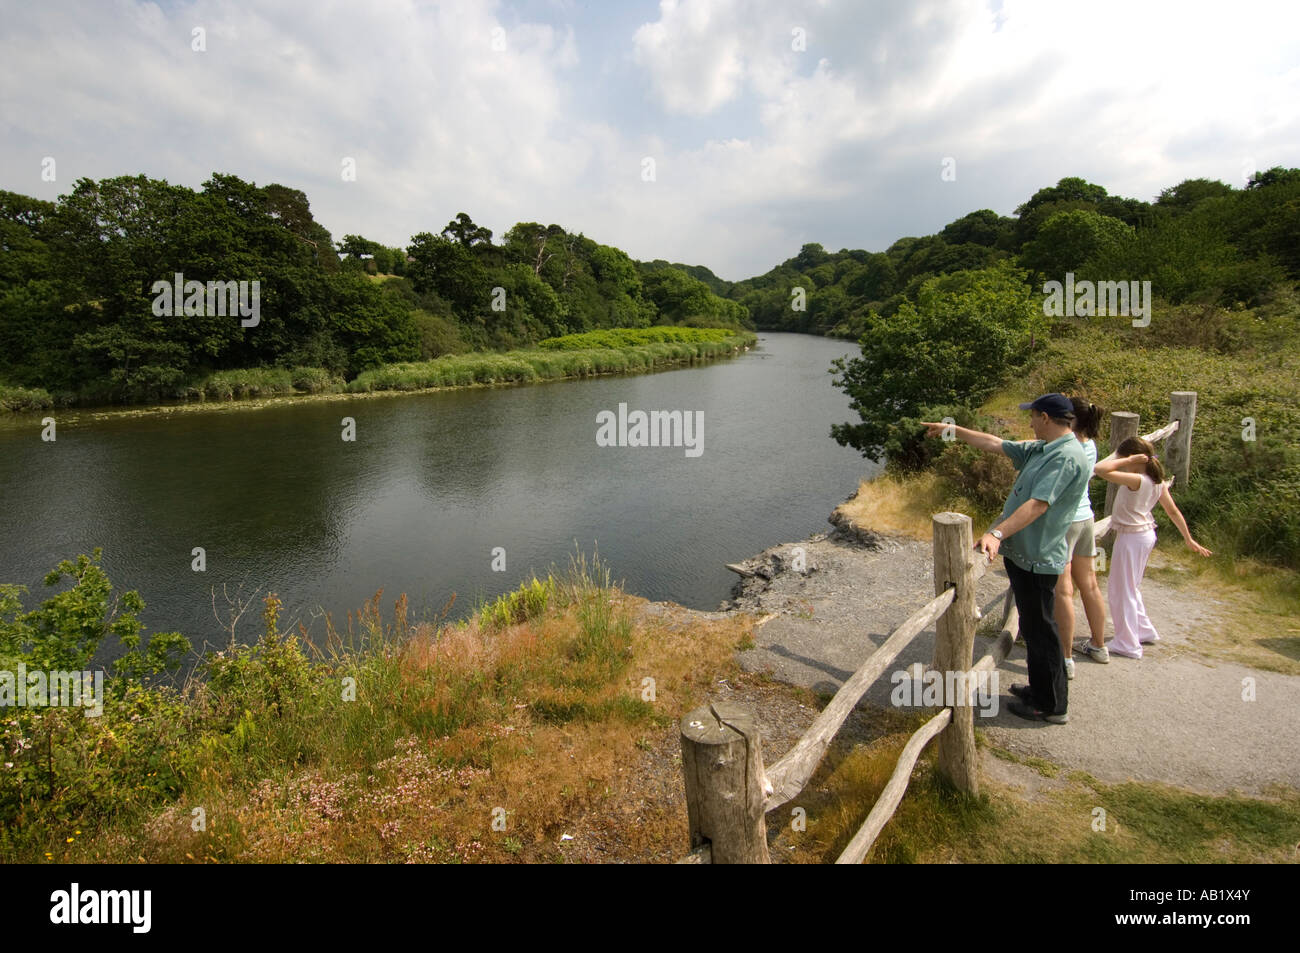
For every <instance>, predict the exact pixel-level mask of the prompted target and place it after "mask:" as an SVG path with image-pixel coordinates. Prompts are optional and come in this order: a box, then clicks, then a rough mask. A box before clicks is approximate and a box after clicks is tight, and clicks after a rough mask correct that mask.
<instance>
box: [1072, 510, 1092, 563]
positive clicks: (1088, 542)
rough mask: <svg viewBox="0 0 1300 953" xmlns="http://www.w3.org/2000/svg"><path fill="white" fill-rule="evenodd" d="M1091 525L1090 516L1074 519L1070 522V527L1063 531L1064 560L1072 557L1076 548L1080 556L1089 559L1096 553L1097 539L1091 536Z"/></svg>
mask: <svg viewBox="0 0 1300 953" xmlns="http://www.w3.org/2000/svg"><path fill="white" fill-rule="evenodd" d="M1092 527H1093V520H1092V517H1088V519H1086V520H1075V521H1074V522H1073V523H1071V524H1070V528H1069V529H1067V530H1066V531H1065V548H1066V555H1065V561H1066V562H1069V561H1070V560H1071V559H1073V558H1074V554H1075V551H1076V550H1078V553H1079V555H1080V556H1086V557H1088V558H1089V559H1091V558H1092V557H1093V556H1095V555H1097V540H1096V539H1095V538H1094V536H1093V533H1092Z"/></svg>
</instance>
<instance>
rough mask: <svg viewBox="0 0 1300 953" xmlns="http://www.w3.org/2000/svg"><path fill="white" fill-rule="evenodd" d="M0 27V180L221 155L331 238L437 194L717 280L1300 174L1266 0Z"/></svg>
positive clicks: (222, 2) (202, 4) (117, 7)
mask: <svg viewBox="0 0 1300 953" xmlns="http://www.w3.org/2000/svg"><path fill="white" fill-rule="evenodd" d="M0 24H2V25H0V189H7V190H9V191H13V192H21V193H23V194H26V195H33V196H38V197H40V198H46V199H51V200H53V199H55V198H57V196H58V195H60V194H64V193H67V192H69V191H71V189H72V188H73V186H74V184H75V182H76V181H77V180H78V179H79V178H82V177H89V178H93V179H100V178H107V177H112V176H118V175H139V174H144V175H148V176H150V177H153V178H159V179H166V180H167V181H169V182H172V183H176V184H184V185H187V186H190V187H193V188H199V187H200V186H201V185H202V183H203V182H204V181H205V180H206V179H207V178H208V177H209V176H210V175H211V174H212V173H213V172H222V173H229V174H234V175H237V176H240V177H241V178H244V179H246V180H250V181H253V182H256V183H257V184H259V185H265V184H269V183H272V182H277V183H280V184H282V185H286V186H289V187H292V188H297V189H301V190H302V191H304V192H305V193H306V195H307V197H308V199H309V200H310V202H311V206H312V211H313V214H314V215H315V217H316V219H317V221H319V222H320V223H321V224H323V225H324V226H325V227H326V228H328V229H329V230H330V232H331V233H332V234H333V236H334V238H335V240H336V241H337V240H340V239H341V238H342V237H343V236H344V235H345V234H360V235H364V236H366V237H367V238H371V239H374V240H377V241H380V242H383V243H384V244H387V245H406V244H407V243H408V242H409V239H410V236H411V235H413V234H415V233H417V232H421V231H431V232H434V233H437V232H439V231H441V230H442V228H443V227H444V226H445V225H446V224H447V222H449V221H450V220H451V219H452V218H454V217H455V215H456V213H458V212H462V211H463V212H467V213H468V214H469V215H470V217H471V218H472V219H473V220H474V221H475V222H476V223H477V224H479V225H483V226H486V227H488V228H490V229H492V230H493V232H494V233H495V236H496V238H497V239H498V240H499V239H500V237H501V236H502V235H503V234H504V232H505V231H506V230H507V229H508V228H510V226H511V225H513V224H515V223H516V222H541V223H543V224H552V223H554V224H557V225H561V226H563V227H565V228H566V229H568V230H570V231H580V232H582V233H583V234H585V235H587V236H588V237H590V238H592V239H595V240H596V241H599V242H603V243H605V244H610V245H615V246H617V247H619V248H622V249H623V250H624V251H626V252H627V253H628V254H630V255H632V256H633V257H634V258H638V259H643V260H649V259H655V258H664V259H667V260H670V261H675V262H683V263H688V264H703V265H707V266H708V267H710V268H711V269H713V271H714V272H716V273H717V274H718V275H719V276H721V277H722V278H725V279H728V280H740V279H742V278H746V277H749V276H752V275H756V274H761V273H763V272H766V271H767V270H769V269H770V268H772V267H773V266H775V265H777V264H779V263H780V262H781V261H783V260H785V259H787V258H789V257H792V256H793V255H795V254H796V253H797V252H798V251H799V248H800V246H801V245H803V244H804V243H805V242H819V243H821V244H822V245H824V246H825V247H826V248H827V249H828V250H830V251H836V250H838V249H841V248H865V249H869V250H873V251H883V250H884V249H885V248H887V247H888V246H889V245H890V244H892V243H893V242H894V241H895V240H897V239H898V238H901V237H903V236H906V235H925V234H931V233H933V232H936V231H938V230H939V229H941V228H942V227H943V226H944V225H945V224H947V223H948V222H950V221H953V220H954V219H957V218H959V217H961V216H962V215H964V214H966V213H967V212H971V211H974V210H976V209H981V208H991V209H993V210H995V211H997V212H998V213H1000V214H1004V215H1010V214H1012V213H1013V211H1014V209H1015V207H1016V206H1017V205H1019V204H1020V203H1021V202H1023V201H1025V200H1026V199H1027V198H1029V196H1030V195H1032V194H1033V193H1034V192H1035V191H1036V190H1038V189H1039V188H1042V187H1044V186H1048V185H1052V184H1054V183H1055V182H1056V181H1057V180H1058V179H1060V178H1062V177H1064V176H1081V177H1083V178H1085V179H1087V180H1089V181H1091V182H1095V183H1098V184H1100V185H1102V186H1104V187H1105V188H1106V189H1107V190H1109V191H1110V192H1111V193H1112V194H1120V195H1124V196H1131V197H1136V198H1142V199H1147V200H1150V199H1154V198H1155V197H1156V195H1158V194H1159V192H1160V190H1161V189H1164V188H1167V187H1169V186H1172V185H1175V184H1177V183H1178V182H1181V181H1183V180H1184V179H1188V178H1202V177H1203V178H1210V179H1219V180H1222V181H1224V182H1227V183H1229V184H1231V185H1233V186H1235V187H1241V186H1242V185H1244V184H1245V181H1246V179H1247V178H1248V177H1249V174H1250V171H1251V170H1252V169H1266V168H1270V167H1272V166H1276V165H1281V166H1286V167H1296V166H1300V3H1297V2H1294V0H1270V2H1265V0H1235V2H1233V3H1231V4H1223V3H1209V2H1201V0H1169V2H1152V0H803V2H777V0H772V2H769V0H749V2H742V0H661V2H618V0H607V2H577V0H519V2H504V0H451V2H441V3H429V2H411V0H375V2H364V3H357V2H349V3H342V2H334V0H274V2H259V3H253V2H247V0H197V2H174V3H173V2H163V3H147V2H139V0H43V2H40V3H35V4H33V3H31V2H30V0H0ZM50 160H53V161H50ZM51 177H52V178H53V181H47V180H48V179H49V178H51Z"/></svg>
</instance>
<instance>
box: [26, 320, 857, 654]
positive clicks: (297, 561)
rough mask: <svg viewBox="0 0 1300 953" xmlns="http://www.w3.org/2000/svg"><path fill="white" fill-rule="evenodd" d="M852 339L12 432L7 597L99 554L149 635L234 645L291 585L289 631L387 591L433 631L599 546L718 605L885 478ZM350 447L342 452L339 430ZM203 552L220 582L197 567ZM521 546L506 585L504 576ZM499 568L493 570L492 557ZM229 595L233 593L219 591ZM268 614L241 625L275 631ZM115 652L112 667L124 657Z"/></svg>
mask: <svg viewBox="0 0 1300 953" xmlns="http://www.w3.org/2000/svg"><path fill="white" fill-rule="evenodd" d="M852 349H853V346H852V345H851V344H848V343H845V342H842V341H832V340H827V339H824V338H817V337H811V336H805V335H795V334H778V333H767V332H765V333H763V334H761V336H760V339H759V344H758V346H757V347H756V348H754V349H753V350H751V351H749V352H747V353H742V354H740V355H738V356H736V357H734V358H730V359H725V360H720V361H717V362H714V363H711V364H708V365H705V366H701V367H694V368H683V369H674V370H669V371H663V372H659V373H655V374H647V375H639V376H625V377H608V378H597V379H592V380H585V381H559V382H554V383H547V384H534V385H528V386H520V387H510V388H490V389H477V390H464V391H447V392H442V393H428V394H411V395H403V396H395V397H384V398H374V399H368V400H347V399H340V400H319V401H301V402H291V401H290V402H283V403H273V404H272V405H270V406H268V407H264V408H261V409H249V410H245V411H228V412H214V413H206V412H205V413H177V414H170V415H165V414H149V415H127V414H123V415H113V416H110V417H108V418H107V419H103V418H100V419H94V418H92V417H89V416H88V415H84V414H83V415H79V416H68V417H67V419H64V418H63V417H61V416H60V415H59V414H58V413H57V412H56V413H54V416H55V417H56V419H57V420H58V421H59V426H58V432H57V440H55V441H54V442H52V443H51V442H43V441H42V440H41V436H40V431H41V426H40V421H39V416H38V417H32V418H24V419H22V420H19V421H11V422H9V423H7V424H6V425H5V426H4V428H3V429H0V491H2V493H3V497H2V499H0V582H14V583H20V584H24V585H27V586H28V587H29V588H30V590H31V592H30V594H29V596H28V597H27V599H26V602H25V604H26V605H27V607H28V608H32V607H34V606H35V604H36V602H37V600H39V599H41V598H44V597H45V595H44V594H43V593H44V592H45V589H44V586H43V585H42V578H43V576H44V574H45V573H46V572H48V571H49V570H51V569H53V568H54V567H55V566H56V564H57V563H58V562H59V560H61V559H69V558H73V557H75V556H76V554H78V553H82V552H85V553H89V552H90V551H91V550H92V549H93V548H94V547H96V546H99V547H102V549H103V551H104V554H103V565H104V567H105V569H106V571H107V572H108V574H109V577H110V579H111V580H112V581H113V583H114V586H115V588H116V589H118V590H124V589H136V590H138V591H139V592H140V594H141V596H142V597H143V598H144V601H145V603H146V609H145V611H144V613H143V614H142V619H143V621H144V622H145V624H146V627H147V631H150V632H152V631H170V630H179V631H181V632H182V633H184V634H185V635H186V636H188V637H189V638H190V640H191V641H192V642H193V643H194V644H195V646H196V648H200V649H201V648H203V647H204V644H205V643H207V645H208V646H209V647H211V646H218V645H224V644H225V642H226V641H227V639H228V636H226V635H223V634H222V633H223V627H222V625H221V624H219V622H218V619H217V616H216V615H215V614H214V610H213V603H214V598H215V603H216V606H217V609H218V610H219V614H220V617H221V618H222V619H225V618H226V617H227V615H228V612H227V608H228V601H227V599H226V597H225V595H223V588H224V591H225V593H228V594H229V595H230V596H231V597H234V596H236V594H237V593H238V594H241V595H242V597H243V598H244V599H245V600H246V599H247V598H248V597H249V596H250V595H251V594H253V593H255V592H258V591H260V592H263V593H265V592H267V591H274V592H277V593H278V594H279V596H280V598H281V599H282V600H283V602H284V604H285V606H284V610H283V614H282V617H281V625H282V628H284V627H285V625H286V623H287V624H290V625H292V624H294V623H296V622H297V621H298V620H302V621H304V622H306V623H307V624H308V628H309V632H310V634H311V636H312V637H313V639H319V638H320V637H321V636H322V634H323V631H324V630H323V625H322V623H321V621H320V613H321V612H323V611H324V612H329V613H331V614H332V616H333V617H334V619H335V622H336V624H339V623H340V622H343V621H344V620H345V615H346V612H347V610H348V609H354V610H355V609H356V608H357V607H359V606H360V605H362V604H363V603H364V602H365V601H366V600H368V599H369V598H370V597H371V596H373V595H374V593H375V591H376V590H378V589H383V590H384V595H383V599H382V602H381V605H382V606H383V609H384V613H385V617H386V618H389V619H391V615H392V607H393V600H394V599H395V598H396V597H397V596H398V595H399V594H401V593H406V594H407V596H408V599H409V603H410V616H411V618H412V619H413V620H418V619H420V618H431V617H434V616H436V615H437V614H438V613H439V610H440V609H441V608H442V607H443V606H444V605H445V604H446V602H447V600H448V599H449V598H450V597H451V595H452V594H453V593H455V594H456V602H455V605H454V607H453V609H452V611H451V616H452V617H457V616H459V615H462V614H464V612H466V611H467V610H468V609H470V608H471V607H472V606H473V604H474V602H475V600H476V599H482V598H490V597H493V596H496V595H499V594H500V593H502V592H505V591H507V590H509V589H513V588H514V587H515V586H517V585H518V584H519V582H520V581H521V580H522V579H524V578H527V576H528V575H529V573H530V571H532V570H536V571H538V572H539V573H541V572H545V571H546V570H547V569H548V568H549V567H550V566H552V565H554V566H556V567H559V568H561V569H563V568H564V567H566V566H567V564H568V561H569V557H570V555H571V554H573V553H575V552H576V551H578V550H581V551H582V552H584V553H586V554H587V555H588V556H590V555H591V554H593V553H596V552H598V553H599V556H600V559H601V561H602V562H603V563H605V564H606V565H608V566H609V567H610V569H611V571H612V574H613V577H614V580H615V581H622V582H623V583H624V585H625V586H626V588H627V589H628V591H630V592H633V593H636V594H639V595H643V596H646V597H648V598H650V599H655V600H659V599H670V600H673V601H675V602H679V603H681V604H683V605H686V606H691V607H693V608H701V609H714V608H717V606H718V603H719V602H720V601H721V600H723V599H725V598H726V597H727V595H728V592H729V589H730V586H731V584H732V582H734V581H735V576H734V575H733V574H732V573H730V572H729V571H728V570H727V569H725V568H724V565H723V564H724V563H727V562H734V561H737V560H740V559H744V558H746V557H748V556H751V555H753V554H755V553H757V552H758V551H760V550H762V549H765V548H766V547H768V546H771V545H774V544H776V543H780V542H784V541H788V540H796V539H800V538H803V537H804V536H806V535H808V534H809V533H813V532H818V531H820V530H825V529H827V528H828V526H827V523H826V517H827V516H828V515H829V513H830V510H831V508H832V506H833V505H834V504H835V503H837V502H838V501H839V500H841V499H843V498H844V497H846V496H848V495H849V494H850V493H851V492H852V491H853V490H854V489H855V488H856V486H857V483H858V481H859V480H860V479H862V478H863V477H864V476H867V475H870V474H872V473H874V472H875V469H876V468H875V466H874V465H873V464H871V463H870V462H869V461H867V460H864V459H863V458H862V457H861V456H860V455H859V454H858V453H857V452H856V451H854V450H851V449H848V448H844V447H840V446H839V445H838V444H836V443H835V441H833V440H831V439H830V437H829V435H828V434H829V429H830V425H831V424H832V423H837V422H841V421H847V420H850V419H851V418H852V415H851V412H850V411H849V409H848V400H847V398H846V396H845V395H844V393H843V392H842V391H840V390H838V389H836V388H834V387H832V386H831V375H830V374H829V373H828V368H829V367H830V363H831V360H832V359H833V358H836V357H839V356H841V355H844V354H846V353H849V352H850V351H851V350H852ZM619 404H626V405H627V406H626V410H627V412H628V413H629V414H630V413H631V412H632V411H635V410H643V411H651V410H670V411H671V410H679V411H683V412H697V411H698V412H702V413H703V417H702V420H703V433H702V437H703V439H702V444H701V447H702V452H700V453H699V454H698V455H695V451H694V450H691V452H690V453H688V452H687V451H688V450H690V448H689V447H685V446H677V447H630V446H598V444H597V440H596V434H597V429H598V428H597V415H598V414H600V413H601V412H602V411H610V412H612V413H614V414H617V413H618V410H619ZM344 417H351V418H353V419H354V420H355V436H356V439H355V440H354V441H345V440H343V439H342V434H343V430H344V425H343V422H342V421H343V418H344ZM195 547H202V548H203V549H204V550H205V553H206V570H205V571H203V572H196V571H194V569H193V568H192V563H193V560H194V557H193V555H192V551H193V550H194V548H195ZM502 551H503V553H504V562H505V571H495V570H494V569H493V563H494V561H495V562H496V563H497V564H498V565H499V564H500V562H501V555H502ZM494 556H495V559H494ZM214 594H215V595H214ZM260 614H261V604H260V602H256V603H254V604H253V605H252V606H251V607H250V609H249V611H248V612H247V614H246V615H245V616H244V619H243V621H242V622H241V623H240V625H239V626H238V628H237V632H238V633H239V634H240V635H241V636H242V637H243V638H244V639H255V638H256V636H257V632H258V628H257V627H258V625H259V620H260ZM108 654H109V655H110V656H111V654H113V653H111V652H110V653H108Z"/></svg>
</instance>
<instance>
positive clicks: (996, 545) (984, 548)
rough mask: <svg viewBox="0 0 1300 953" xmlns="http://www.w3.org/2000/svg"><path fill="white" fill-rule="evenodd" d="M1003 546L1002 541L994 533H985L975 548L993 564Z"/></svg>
mask: <svg viewBox="0 0 1300 953" xmlns="http://www.w3.org/2000/svg"><path fill="white" fill-rule="evenodd" d="M1001 546H1002V540H1000V539H998V538H997V537H996V536H994V535H993V534H992V533H985V534H984V535H983V536H981V537H980V538H979V541H978V542H977V543H976V544H975V548H976V549H978V550H979V551H980V552H981V553H983V554H984V555H985V556H987V557H988V560H989V562H993V557H994V556H996V555H997V554H998V550H999V549H1000V548H1001Z"/></svg>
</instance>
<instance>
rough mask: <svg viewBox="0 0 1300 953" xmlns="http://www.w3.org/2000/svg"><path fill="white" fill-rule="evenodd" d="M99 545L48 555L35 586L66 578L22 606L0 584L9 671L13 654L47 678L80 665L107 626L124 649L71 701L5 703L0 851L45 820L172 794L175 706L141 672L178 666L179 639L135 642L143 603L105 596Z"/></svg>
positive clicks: (37, 831)
mask: <svg viewBox="0 0 1300 953" xmlns="http://www.w3.org/2000/svg"><path fill="white" fill-rule="evenodd" d="M100 555H101V554H100V551H99V550H98V549H96V550H95V551H94V554H93V555H92V556H85V555H81V556H78V557H77V559H76V561H75V562H74V561H71V560H64V561H63V562H61V563H59V565H58V568H57V569H55V570H54V571H53V572H51V573H49V574H48V575H47V576H46V578H45V585H46V586H50V587H53V586H57V585H59V583H61V582H63V581H65V580H72V581H73V585H72V587H71V588H68V589H66V590H64V591H62V592H59V593H57V594H55V595H54V596H52V597H51V598H49V599H47V600H45V602H43V603H42V604H41V605H40V607H39V608H36V609H33V610H31V611H29V612H24V611H23V607H22V594H23V593H24V592H25V589H24V588H23V587H21V586H14V585H8V584H6V585H0V670H2V671H5V672H8V673H15V672H17V670H18V666H19V665H23V666H25V667H26V671H27V672H28V673H31V672H34V671H40V672H43V673H46V675H47V677H48V678H49V679H50V680H51V681H52V680H53V677H54V676H53V673H81V672H84V671H87V670H89V666H90V664H91V661H92V659H93V658H94V657H95V655H96V653H97V652H98V651H99V649H100V647H101V645H102V643H103V641H104V640H105V639H106V638H107V637H109V636H113V637H115V638H116V639H117V642H118V647H119V650H120V649H125V651H124V652H122V653H121V656H120V658H119V659H118V661H117V662H116V663H115V665H114V669H113V674H112V676H111V677H110V678H109V679H107V680H106V681H105V682H104V695H103V696H102V697H100V698H96V697H95V695H94V690H93V689H91V692H90V694H89V695H87V694H85V693H84V689H85V688H90V686H89V685H84V684H83V693H82V696H81V700H82V707H81V708H77V707H53V706H50V705H37V706H32V705H30V704H29V705H27V706H23V707H14V708H6V710H5V719H4V721H3V722H0V762H2V763H3V766H2V767H0V824H2V825H3V828H0V856H5V855H7V854H9V853H11V852H12V851H13V850H14V849H15V848H21V847H24V846H25V847H26V848H27V849H28V850H30V849H31V846H32V844H31V843H29V842H28V841H29V839H30V838H39V837H40V836H41V835H42V834H43V833H45V832H46V831H47V830H49V829H54V830H67V831H68V832H69V833H71V830H72V828H73V827H74V826H75V825H77V824H81V823H85V824H92V823H98V822H99V821H100V820H102V819H103V818H106V817H111V816H113V815H114V814H116V813H119V812H122V811H126V810H129V809H131V808H132V807H133V806H135V805H137V804H141V803H152V802H153V801H154V800H156V799H157V798H160V797H168V796H174V795H175V794H176V793H178V784H179V768H178V758H177V756H176V754H175V752H174V750H173V749H172V743H173V742H174V741H175V740H176V739H177V738H178V737H179V736H180V734H181V733H183V731H184V727H183V726H184V725H185V723H186V718H187V715H186V710H185V709H184V706H182V705H181V704H180V703H179V701H178V698H177V696H176V694H175V693H174V692H172V691H171V690H169V689H166V688H157V687H154V688H149V687H146V686H145V684H144V680H145V679H147V678H148V677H150V676H153V675H157V674H159V673H162V672H165V671H174V670H175V669H176V668H178V667H179V664H180V657H181V656H182V655H183V654H184V653H186V652H188V651H189V648H190V645H189V642H188V641H187V640H186V639H185V638H184V637H182V636H181V635H180V634H179V633H176V632H167V633H155V634H154V635H153V636H152V637H151V638H150V639H149V640H148V643H147V645H142V638H141V633H142V628H143V627H142V626H141V623H140V621H139V617H138V616H139V613H140V612H141V611H142V610H143V609H144V602H143V600H142V599H141V598H140V596H139V594H138V593H137V592H135V591H129V592H124V593H122V594H121V595H120V596H119V597H117V598H116V599H112V598H111V595H112V591H113V587H112V585H111V583H110V582H109V579H108V576H107V575H106V574H105V572H104V570H103V569H102V568H101V567H100V565H99V560H100ZM101 678H102V674H101ZM15 687H16V680H15ZM46 700H47V701H53V699H52V698H49V697H48V696H47V699H46ZM65 701H66V699H65ZM95 701H98V702H100V703H101V706H102V709H101V710H99V711H96V710H95V706H93V704H92V703H93V702H95Z"/></svg>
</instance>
